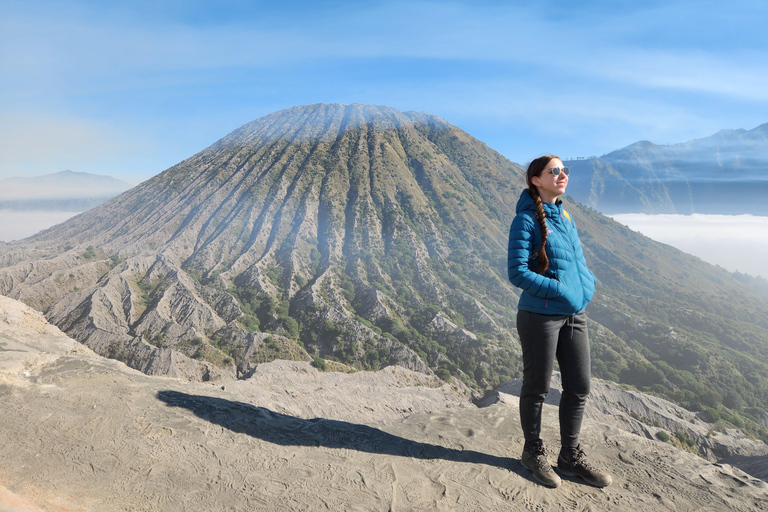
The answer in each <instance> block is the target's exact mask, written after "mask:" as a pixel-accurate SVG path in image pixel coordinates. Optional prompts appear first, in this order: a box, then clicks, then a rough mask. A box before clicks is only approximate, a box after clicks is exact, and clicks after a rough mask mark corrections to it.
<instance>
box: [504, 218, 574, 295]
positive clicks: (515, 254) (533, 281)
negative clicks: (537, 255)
mask: <svg viewBox="0 0 768 512" xmlns="http://www.w3.org/2000/svg"><path fill="white" fill-rule="evenodd" d="M536 229H537V225H536V224H535V222H534V220H533V219H532V218H531V217H530V216H529V215H526V214H518V215H517V216H516V217H515V219H514V220H513V221H512V226H510V228H509V244H508V245H507V273H508V275H509V282H510V283H512V284H513V285H515V286H517V287H518V288H522V289H523V290H525V291H527V292H528V293H530V294H532V295H535V296H536V297H540V298H542V299H551V298H554V297H558V296H560V295H562V293H563V292H562V288H561V286H560V283H559V282H558V281H557V280H555V279H552V278H550V277H546V276H543V275H541V274H537V273H536V272H534V271H533V270H531V269H530V267H529V266H528V264H529V261H530V257H531V253H532V252H533V251H534V250H537V249H538V247H536V248H534V247H533V243H534V238H535V236H534V233H535V230H536Z"/></svg>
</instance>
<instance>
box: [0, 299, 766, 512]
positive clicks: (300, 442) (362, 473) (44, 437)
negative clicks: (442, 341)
mask: <svg viewBox="0 0 768 512" xmlns="http://www.w3.org/2000/svg"><path fill="white" fill-rule="evenodd" d="M57 331H58V330H57V329H56V328H55V327H52V326H49V325H47V324H44V319H43V318H42V315H40V314H39V313H37V312H34V311H32V310H29V308H26V307H25V306H23V305H21V304H20V303H18V302H15V301H11V300H10V299H7V298H5V297H0V399H1V400H0V432H1V433H2V434H1V435H2V440H3V441H2V443H1V444H0V512H5V511H6V510H8V511H13V512H19V511H22V510H39V509H41V510H46V511H64V510H67V511H94V512H95V511H99V512H102V511H168V512H170V511H182V510H183V511H217V512H218V511H224V510H227V511H230V510H233V511H251V510H324V509H327V510H360V511H363V510H365V511H367V510H393V511H398V510H469V511H476V510H505V511H507V510H575V509H578V510H630V509H632V510H713V511H715V510H717V511H721V510H744V511H751V510H768V497H766V495H767V494H768V484H766V483H765V482H763V481H761V480H757V479H755V478H753V477H750V476H749V475H747V474H745V473H743V472H742V471H740V470H738V469H735V468H733V467H731V466H729V465H716V464H712V463H709V462H707V461H706V460H704V459H701V458H699V457H696V456H694V455H691V454H689V453H686V452H683V451H679V450H677V449H675V448H674V447H672V446H670V445H668V444H665V443H661V442H658V441H652V440H648V439H644V438H641V437H638V436H634V435H631V434H628V433H625V432H623V431H621V430H619V429H617V428H615V427H611V426H606V425H600V424H598V423H596V422H592V421H585V424H584V429H583V444H584V445H586V446H587V447H588V448H589V451H588V453H589V454H590V457H591V459H592V460H594V461H595V462H596V463H598V464H599V465H600V466H602V467H603V468H605V469H607V470H608V471H610V472H611V473H612V474H613V476H614V483H613V485H612V486H610V487H608V488H605V489H595V488H592V487H589V486H587V485H584V484H582V483H580V481H578V480H576V479H571V478H568V479H566V480H565V481H564V482H563V485H562V486H561V487H560V488H558V489H546V488H544V487H542V486H540V485H538V484H537V483H535V482H534V481H533V480H532V479H531V477H530V475H529V473H528V472H527V471H526V470H524V469H523V468H522V466H521V465H520V462H519V455H520V452H521V450H522V444H523V443H522V433H521V430H520V425H519V421H518V413H517V408H516V407H515V406H514V403H501V402H500V403H497V404H494V405H492V406H490V407H487V408H476V407H474V406H472V405H470V404H468V403H466V402H465V401H463V399H461V397H460V396H459V395H458V394H457V393H455V392H454V391H453V390H451V388H450V386H447V385H442V386H436V384H435V383H434V382H433V381H429V379H428V378H427V377H424V376H422V375H419V374H416V373H413V372H409V371H407V370H402V369H399V368H398V369H386V370H383V371H381V372H375V373H368V372H358V373H355V374H344V373H319V372H317V371H316V370H315V369H314V368H312V367H311V366H309V365H308V364H306V363H296V362H286V361H279V362H275V363H269V364H265V365H261V366H260V367H259V371H258V372H257V373H256V374H255V375H254V377H253V378H252V379H249V380H248V381H240V382H236V383H227V384H225V385H224V388H225V389H222V386H221V385H216V386H214V385H212V384H206V383H198V382H184V381H181V380H177V379H171V378H159V377H149V376H146V375H144V374H141V373H139V372H136V371H134V370H131V369H129V368H127V367H126V366H124V365H123V364H121V363H119V362H117V361H112V360H107V359H104V358H101V357H99V356H96V355H94V354H93V353H91V352H90V350H88V349H86V348H84V347H82V346H81V345H79V344H78V343H76V342H74V341H72V340H69V339H68V338H66V337H64V336H63V335H62V334H61V333H60V332H57ZM419 381H421V383H422V384H420V385H419V384H418V382H419ZM544 416H545V417H544V429H543V437H544V439H545V442H547V443H548V444H549V446H552V447H556V446H558V444H557V441H558V428H557V409H555V408H553V407H549V406H547V407H546V409H545V413H544ZM551 458H552V461H553V462H554V455H553V456H552V457H551ZM2 486H4V488H3V487H2ZM22 500H23V501H22ZM32 504H34V506H33V505H32ZM35 506H36V507H39V509H38V508H35Z"/></svg>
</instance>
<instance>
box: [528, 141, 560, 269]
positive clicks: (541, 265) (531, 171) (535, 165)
mask: <svg viewBox="0 0 768 512" xmlns="http://www.w3.org/2000/svg"><path fill="white" fill-rule="evenodd" d="M554 158H560V157H559V156H556V155H544V156H540V157H539V158H537V159H535V160H534V161H532V162H531V163H530V164H528V171H527V172H526V173H525V182H526V183H527V184H528V193H529V194H531V197H532V198H533V202H534V204H535V205H536V218H537V219H538V220H539V226H540V227H541V247H539V249H538V250H537V251H536V252H535V253H533V254H532V255H531V258H536V257H538V258H539V262H538V263H537V264H536V273H537V274H543V273H544V272H546V271H547V269H548V268H549V258H547V251H546V250H545V248H544V246H545V245H546V244H547V220H546V215H545V214H544V206H543V205H542V204H541V196H540V195H539V189H537V188H536V185H534V184H533V182H532V181H531V179H533V178H534V177H536V176H541V173H542V171H543V170H544V168H545V167H546V166H547V164H549V162H551V161H552V160H553V159H554Z"/></svg>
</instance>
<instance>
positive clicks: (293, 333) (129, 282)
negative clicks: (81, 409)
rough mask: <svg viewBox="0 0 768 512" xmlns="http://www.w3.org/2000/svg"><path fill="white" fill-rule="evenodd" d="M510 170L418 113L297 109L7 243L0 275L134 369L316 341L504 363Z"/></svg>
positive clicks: (513, 176) (284, 350) (257, 357)
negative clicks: (60, 221) (58, 222)
mask: <svg viewBox="0 0 768 512" xmlns="http://www.w3.org/2000/svg"><path fill="white" fill-rule="evenodd" d="M521 181H522V179H521V170H520V168H519V167H518V166H516V165H514V164H512V163H511V162H509V161H507V160H506V159H504V158H503V157H501V155H499V154H498V153H496V152H495V151H493V150H491V149H489V148H488V147H487V146H486V145H485V144H483V143H481V142H479V141H477V140H476V139H474V138H472V137H471V136H469V135H468V134H466V133H465V132H463V131H461V130H460V129H458V128H456V127H454V126H452V125H450V124H448V123H447V122H445V121H443V120H442V119H439V118H437V117H435V116H432V115H429V114H423V113H417V112H399V111H397V110H394V109H391V108H386V107H375V106H368V105H346V106H343V105H325V104H321V105H310V106H305V107H296V108H291V109H288V110H284V111H281V112H277V113H275V114H272V115H268V116H266V117H263V118H261V119H258V120H256V121H254V122H252V123H249V124H247V125H245V126H243V127H241V128H239V129H238V130H236V131H234V132H232V133H231V134H229V135H228V136H226V137H224V138H223V139H221V140H220V141H218V142H217V143H215V144H213V145H212V146H210V147H209V148H207V149H205V150H203V151H201V152H200V153H198V154H196V155H194V156H193V157H191V158H189V159H187V160H185V161H183V162H181V163H179V164H178V165H176V166H174V167H172V168H170V169H168V170H167V171H165V172H163V173H161V174H159V175H157V176H155V177H154V178H152V179H150V180H148V181H146V182H144V183H142V184H141V185H139V186H137V187H135V188H133V189H132V190H130V191H128V192H126V193H124V194H122V195H120V196H118V197H117V198H115V199H113V200H111V201H109V202H107V203H105V204H103V205H101V206H100V207H97V208H95V209H93V210H90V211H88V212H86V213H83V214H81V215H79V216H77V217H75V218H73V219H71V220H70V221H68V222H66V223H64V224H62V225H59V226H56V227H54V228H52V229H50V230H48V231H47V232H44V233H42V234H39V235H37V236H36V237H34V238H32V239H29V240H28V241H26V243H23V244H16V245H12V244H11V245H8V246H6V247H5V250H4V251H3V254H2V258H3V259H2V263H3V265H4V266H5V268H4V269H3V272H2V277H1V279H2V284H0V287H1V291H2V293H3V294H6V295H10V296H13V297H16V298H20V299H22V300H24V301H26V302H27V303H28V304H30V305H32V306H34V307H36V308H38V309H40V310H43V311H45V312H46V314H47V316H48V318H49V319H50V320H51V321H52V322H54V323H56V324H57V325H58V326H60V327H61V328H62V329H64V330H65V331H66V332H68V333H69V334H70V335H72V336H74V337H76V338H77V339H78V340H80V341H81V342H83V343H85V344H86V345H88V346H89V347H91V348H93V349H95V350H96V351H97V352H99V353H101V354H103V355H107V356H109V357H113V358H117V359H121V360H123V361H125V362H127V363H128V364H129V365H131V366H134V367H136V368H139V369H141V370H143V371H145V372H148V373H170V374H180V373H181V374H183V373H185V372H186V373H190V374H191V376H194V377H195V378H201V379H209V378H214V377H222V376H223V375H225V374H226V373H227V372H230V373H237V374H238V375H240V376H242V375H244V374H246V375H247V374H248V372H250V371H251V370H252V369H253V367H254V366H255V364H257V363H258V362H263V361H267V360H270V359H274V358H278V357H279V358H289V359H290V358H297V359H307V358H311V357H312V356H314V357H315V358H318V357H320V358H325V359H327V360H329V361H334V360H338V361H339V362H341V363H345V364H347V365H352V366H356V367H358V368H371V369H375V368H378V367H382V366H385V365H389V364H400V365H402V366H406V367H408V368H411V369H415V370H418V371H422V372H426V373H431V372H432V371H433V370H435V371H438V372H439V373H440V374H441V375H442V376H443V377H447V375H448V374H453V375H460V374H464V376H468V377H469V379H470V380H474V379H476V378H477V377H479V378H481V379H482V378H484V377H485V376H486V375H488V376H492V375H497V376H498V375H499V373H500V372H503V373H505V374H507V375H509V374H511V373H512V372H513V371H514V368H515V366H516V364H517V363H516V362H515V359H514V355H515V352H516V350H517V349H516V346H515V345H514V344H513V343H511V341H512V340H513V337H512V334H511V331H510V329H511V328H512V327H513V323H512V322H511V321H510V318H511V314H510V312H511V311H513V310H514V307H515V304H516V301H517V298H516V295H515V292H514V290H513V289H512V288H511V287H509V286H508V285H507V284H506V272H505V269H504V264H503V259H504V258H503V256H504V250H505V249H504V247H505V243H506V229H507V228H506V223H507V220H508V219H509V218H511V216H512V215H513V210H512V208H513V207H514V203H515V200H516V197H517V196H518V194H519V191H520V183H521ZM454 352H466V353H467V354H472V355H473V357H471V359H472V364H466V363H465V364H464V369H463V370H462V368H460V367H459V365H458V364H457V360H456V358H455V355H454V356H452V355H451V354H450V353H454ZM492 353H493V354H494V357H493V360H494V361H491V357H490V355H491V354H492ZM484 354H485V355H486V357H485V359H486V360H485V361H478V357H480V358H481V359H482V358H483V357H482V356H483V355H484ZM321 364H322V363H321ZM494 365H495V368H494ZM510 365H511V368H510Z"/></svg>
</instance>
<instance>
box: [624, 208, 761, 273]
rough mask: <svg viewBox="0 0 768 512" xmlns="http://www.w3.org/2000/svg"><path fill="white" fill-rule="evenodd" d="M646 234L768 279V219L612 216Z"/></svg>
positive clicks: (733, 270) (720, 263)
mask: <svg viewBox="0 0 768 512" xmlns="http://www.w3.org/2000/svg"><path fill="white" fill-rule="evenodd" d="M610 217H612V218H613V219H614V220H616V221H617V222H620V223H621V224H624V225H626V226H628V227H629V228H631V229H633V230H635V231H639V232H640V233H642V234H643V235H645V236H647V237H649V238H652V239H653V240H656V241H657V242H662V243H665V244H668V245H671V246H673V247H676V248H677V249H680V250H681V251H684V252H687V253H689V254H693V255H694V256H698V257H699V258H701V259H702V260H704V261H706V262H707V263H711V264H713V265H720V266H721V267H723V268H725V269H726V270H729V271H731V272H736V271H738V272H741V273H743V274H750V275H753V276H760V277H763V278H766V279H768V267H767V266H766V264H767V262H768V217H762V216H755V215H704V214H696V213H694V214H693V215H647V214H642V213H627V214H618V215H611V216H610Z"/></svg>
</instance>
